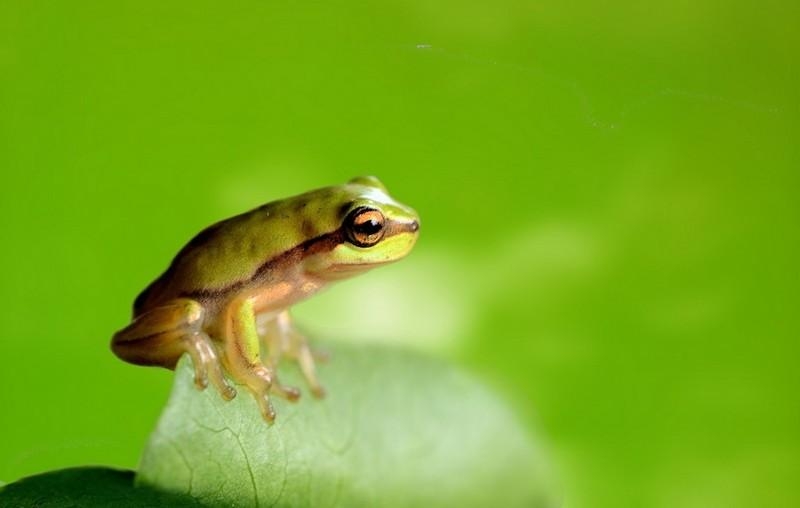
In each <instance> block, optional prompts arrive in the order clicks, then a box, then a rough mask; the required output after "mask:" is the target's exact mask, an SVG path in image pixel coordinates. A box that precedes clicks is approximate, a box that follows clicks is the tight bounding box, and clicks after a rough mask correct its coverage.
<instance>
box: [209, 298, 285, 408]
mask: <svg viewBox="0 0 800 508" xmlns="http://www.w3.org/2000/svg"><path fill="white" fill-rule="evenodd" d="M227 313H228V319H229V323H230V328H229V330H228V333H227V337H226V344H225V359H226V361H227V365H228V370H229V371H230V373H231V375H232V376H233V377H234V379H236V380H237V381H238V382H240V383H242V384H244V385H246V386H247V388H248V389H249V390H250V391H251V392H252V393H253V395H254V396H255V399H256V401H257V402H258V405H259V409H260V410H261V414H262V415H263V417H264V419H265V420H267V421H272V420H273V419H274V418H275V411H274V410H273V408H272V403H271V402H270V400H269V394H270V392H272V393H275V394H277V395H280V396H282V397H285V398H286V399H289V400H296V399H297V398H298V397H299V396H300V393H299V392H298V391H297V390H296V389H294V388H288V387H284V386H281V384H280V383H278V382H277V379H276V375H275V370H274V369H273V368H271V367H269V366H266V365H264V364H262V363H261V358H260V350H261V345H260V342H259V338H258V330H257V329H256V316H255V312H254V310H253V302H252V301H251V300H249V299H242V300H240V301H237V302H234V303H233V304H231V306H230V307H229V308H228V310H227Z"/></svg>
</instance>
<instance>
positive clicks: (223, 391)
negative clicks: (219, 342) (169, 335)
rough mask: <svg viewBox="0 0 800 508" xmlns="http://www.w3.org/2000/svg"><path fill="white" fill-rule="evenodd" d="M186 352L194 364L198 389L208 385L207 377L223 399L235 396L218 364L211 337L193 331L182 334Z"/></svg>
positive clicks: (234, 391)
mask: <svg viewBox="0 0 800 508" xmlns="http://www.w3.org/2000/svg"><path fill="white" fill-rule="evenodd" d="M183 343H184V347H185V348H186V352H188V353H189V356H190V357H191V358H192V364H193V365H194V384H195V386H196V387H197V389H198V390H204V389H205V388H206V387H207V386H208V379H209V378H211V384H213V385H214V388H216V389H217V391H218V392H219V394H220V395H221V396H222V398H223V399H225V400H231V399H233V398H234V397H236V389H235V388H234V387H232V386H231V385H229V384H228V382H227V381H226V380H225V376H224V375H223V374H222V369H221V368H220V365H219V358H218V357H217V352H216V350H215V349H214V346H212V345H211V339H209V337H208V335H206V334H205V333H203V332H195V333H192V334H186V335H184V336H183Z"/></svg>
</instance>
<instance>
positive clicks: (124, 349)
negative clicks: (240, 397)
mask: <svg viewBox="0 0 800 508" xmlns="http://www.w3.org/2000/svg"><path fill="white" fill-rule="evenodd" d="M203 314H204V310H203V307H202V305H200V304H199V303H197V302H196V301H194V300H189V299H180V300H174V301H172V302H169V303H167V304H165V305H163V306H161V307H156V308H153V309H151V310H149V311H147V312H145V313H143V314H141V315H140V316H138V317H137V318H136V319H134V320H133V322H132V323H131V324H130V325H128V326H127V327H125V328H123V329H122V330H120V331H118V332H117V333H116V334H114V338H113V339H112V341H111V350H112V351H113V352H114V354H116V355H117V356H118V357H120V358H122V359H123V360H125V361H127V362H130V363H135V364H137V365H158V366H161V367H166V368H168V369H174V368H175V364H176V363H177V362H178V359H179V358H180V356H181V355H182V354H183V353H184V352H186V353H189V356H191V358H192V363H193V365H194V371H195V375H194V382H195V385H196V386H197V387H198V389H204V388H205V387H206V386H207V385H208V379H209V378H211V383H212V384H213V385H214V387H215V388H216V389H217V390H218V391H219V393H220V395H222V397H223V398H224V399H226V400H230V399H232V398H233V397H235V396H236V390H235V389H234V388H233V387H232V386H230V385H229V384H228V382H227V381H226V380H225V377H224V376H223V374H222V370H221V368H220V363H219V358H218V355H217V352H216V349H215V348H214V346H213V344H212V343H211V339H210V338H209V336H208V335H206V333H205V332H203V331H202V329H201V327H202V324H203Z"/></svg>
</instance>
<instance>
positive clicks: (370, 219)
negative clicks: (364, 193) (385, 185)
mask: <svg viewBox="0 0 800 508" xmlns="http://www.w3.org/2000/svg"><path fill="white" fill-rule="evenodd" d="M384 221H385V219H384V217H383V214H382V213H381V212H380V210H375V209H374V208H367V207H361V208H356V209H355V210H353V211H352V212H350V214H349V215H348V216H347V218H346V219H345V220H344V231H345V234H346V235H347V240H348V241H349V242H350V243H352V244H353V245H355V246H357V247H372V246H373V245H375V244H376V243H378V242H380V241H381V238H383V223H384Z"/></svg>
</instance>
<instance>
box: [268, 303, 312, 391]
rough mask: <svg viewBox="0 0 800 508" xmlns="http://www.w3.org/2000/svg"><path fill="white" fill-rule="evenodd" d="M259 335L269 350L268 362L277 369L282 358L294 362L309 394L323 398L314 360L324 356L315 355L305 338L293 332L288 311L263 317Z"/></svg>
mask: <svg viewBox="0 0 800 508" xmlns="http://www.w3.org/2000/svg"><path fill="white" fill-rule="evenodd" d="M260 325H261V329H260V330H259V332H260V335H261V336H262V337H263V340H264V343H265V344H266V345H267V347H268V350H269V362H270V364H271V365H274V366H275V367H277V365H278V363H279V362H280V360H281V358H283V356H286V357H288V358H289V359H291V360H295V361H296V362H297V364H298V365H299V366H300V370H301V371H302V373H303V377H305V378H306V382H307V383H308V386H309V388H310V389H311V393H312V394H313V395H314V396H315V397H317V398H322V397H324V396H325V389H324V388H323V387H322V385H321V384H320V382H319V379H318V378H317V370H316V365H315V362H314V359H315V357H316V358H318V359H319V358H324V355H318V354H316V353H315V352H314V351H313V350H312V349H311V348H310V347H309V345H308V341H307V340H306V337H305V336H304V335H303V334H302V333H300V332H298V331H297V330H295V328H294V327H293V326H292V320H291V317H290V316H289V311H288V310H284V311H282V312H280V313H278V314H277V315H275V316H274V317H270V316H264V320H263V321H262V322H260Z"/></svg>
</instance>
